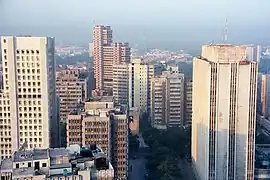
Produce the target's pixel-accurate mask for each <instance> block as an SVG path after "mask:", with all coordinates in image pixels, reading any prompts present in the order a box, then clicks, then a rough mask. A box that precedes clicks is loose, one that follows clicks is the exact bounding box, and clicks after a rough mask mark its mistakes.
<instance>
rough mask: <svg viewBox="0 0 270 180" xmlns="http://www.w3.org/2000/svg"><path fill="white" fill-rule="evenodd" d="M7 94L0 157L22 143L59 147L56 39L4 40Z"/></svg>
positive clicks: (1, 95) (1, 122)
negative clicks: (55, 58)
mask: <svg viewBox="0 0 270 180" xmlns="http://www.w3.org/2000/svg"><path fill="white" fill-rule="evenodd" d="M1 50H2V64H3V86H4V87H3V88H4V89H3V91H2V92H1V93H0V101H1V102H0V104H1V105H0V108H1V113H0V132H1V138H0V158H7V157H10V155H11V152H12V151H16V150H18V148H19V146H20V144H22V143H24V142H27V144H28V146H27V148H29V149H31V148H34V147H43V148H48V147H56V146H58V145H59V122H58V120H57V106H56V91H55V61H54V39H53V38H48V37H10V36H9V37H2V38H1Z"/></svg>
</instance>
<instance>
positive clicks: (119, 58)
mask: <svg viewBox="0 0 270 180" xmlns="http://www.w3.org/2000/svg"><path fill="white" fill-rule="evenodd" d="M92 46H93V48H92V49H93V51H92V52H93V60H94V72H95V79H96V88H97V89H98V90H104V91H105V92H107V93H108V94H112V85H113V79H112V75H113V66H114V65H115V64H119V63H121V62H130V55H131V54H130V47H129V44H128V43H113V41H112V30H111V27H110V26H102V25H97V26H95V27H94V30H93V44H92Z"/></svg>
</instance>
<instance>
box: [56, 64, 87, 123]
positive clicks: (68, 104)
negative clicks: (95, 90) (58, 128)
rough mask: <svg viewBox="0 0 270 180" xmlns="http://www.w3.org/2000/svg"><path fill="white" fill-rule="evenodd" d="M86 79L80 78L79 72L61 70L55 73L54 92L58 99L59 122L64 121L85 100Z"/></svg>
mask: <svg viewBox="0 0 270 180" xmlns="http://www.w3.org/2000/svg"><path fill="white" fill-rule="evenodd" d="M88 91H89V90H88V77H87V76H86V77H81V73H80V70H77V69H61V70H58V71H57V72H56V92H57V95H58V96H59V98H60V120H61V121H66V119H67V116H68V114H69V113H70V112H71V111H72V110H74V109H76V107H77V104H78V103H80V102H81V101H84V100H85V99H86V98H87V92H88Z"/></svg>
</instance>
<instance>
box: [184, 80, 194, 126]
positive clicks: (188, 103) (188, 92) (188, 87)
mask: <svg viewBox="0 0 270 180" xmlns="http://www.w3.org/2000/svg"><path fill="white" fill-rule="evenodd" d="M184 104H185V105H184V107H185V117H184V121H185V122H184V123H191V121H192V78H185V102H184Z"/></svg>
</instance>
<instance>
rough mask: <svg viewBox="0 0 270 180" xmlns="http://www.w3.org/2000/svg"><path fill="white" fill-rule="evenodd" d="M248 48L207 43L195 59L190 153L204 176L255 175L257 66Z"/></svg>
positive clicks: (247, 177) (205, 179) (249, 178)
mask: <svg viewBox="0 0 270 180" xmlns="http://www.w3.org/2000/svg"><path fill="white" fill-rule="evenodd" d="M246 52H247V49H246V46H232V45H205V46H203V47H202V56H200V57H197V58H194V60H193V82H192V83H193V90H192V91H193V92H192V148H191V149H192V150H191V153H192V160H193V165H194V167H195V170H196V171H195V172H196V174H197V176H198V177H199V178H200V179H201V180H209V179H217V180H220V179H237V180H238V179H239V180H240V179H245V180H253V179H254V163H255V157H254V155H255V124H256V96H257V94H256V88H257V71H258V70H257V69H258V68H257V62H256V61H248V60H247V54H246Z"/></svg>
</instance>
